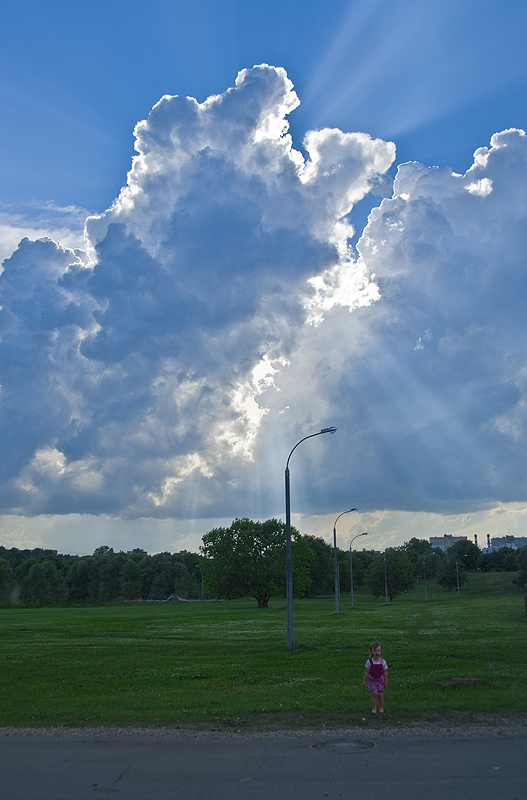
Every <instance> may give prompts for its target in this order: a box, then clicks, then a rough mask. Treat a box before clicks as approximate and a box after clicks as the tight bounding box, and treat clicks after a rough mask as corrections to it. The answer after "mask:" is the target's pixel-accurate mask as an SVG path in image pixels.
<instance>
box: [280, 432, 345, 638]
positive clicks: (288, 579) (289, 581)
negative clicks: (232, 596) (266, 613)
mask: <svg viewBox="0 0 527 800" xmlns="http://www.w3.org/2000/svg"><path fill="white" fill-rule="evenodd" d="M336 430H337V429H336V428H333V427H332V428H322V430H321V431H318V432H317V433H311V434H310V435H309V436H304V438H303V439H300V441H299V442H297V443H296V444H295V446H294V447H293V449H292V450H291V452H290V453H289V456H288V457H287V463H286V465H285V583H286V597H287V647H288V649H289V650H291V648H292V647H293V559H292V556H291V499H290V486H289V459H290V458H291V456H292V455H293V453H294V452H295V450H296V448H297V447H298V445H299V444H302V442H305V441H306V439H312V438H313V436H320V434H321V433H335V431H336Z"/></svg>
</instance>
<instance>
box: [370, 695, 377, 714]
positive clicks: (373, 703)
mask: <svg viewBox="0 0 527 800" xmlns="http://www.w3.org/2000/svg"><path fill="white" fill-rule="evenodd" d="M371 713H372V714H376V713H377V692H372V693H371Z"/></svg>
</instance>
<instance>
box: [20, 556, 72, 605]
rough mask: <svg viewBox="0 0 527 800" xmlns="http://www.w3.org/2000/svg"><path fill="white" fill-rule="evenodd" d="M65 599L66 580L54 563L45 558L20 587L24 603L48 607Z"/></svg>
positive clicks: (33, 568) (38, 562)
mask: <svg viewBox="0 0 527 800" xmlns="http://www.w3.org/2000/svg"><path fill="white" fill-rule="evenodd" d="M64 597H65V589H64V578H63V576H62V573H61V572H59V570H58V569H57V567H56V566H55V564H54V563H53V561H50V560H49V559H48V558H44V559H40V560H38V561H37V562H36V563H35V564H33V565H32V566H31V568H30V570H29V571H28V573H27V575H26V577H25V578H24V580H23V581H22V585H21V587H20V599H21V600H22V602H23V603H28V604H30V605H39V606H46V605H50V604H53V603H60V602H62V601H63V600H64Z"/></svg>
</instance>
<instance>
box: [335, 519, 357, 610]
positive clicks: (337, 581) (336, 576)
mask: <svg viewBox="0 0 527 800" xmlns="http://www.w3.org/2000/svg"><path fill="white" fill-rule="evenodd" d="M356 510H357V509H356V508H350V509H349V511H343V512H342V514H339V515H338V517H337V519H336V520H335V522H334V524H333V565H334V568H335V614H338V613H339V595H340V592H339V565H338V561H337V522H338V521H339V519H340V518H341V517H343V516H344V514H351V512H352V511H356Z"/></svg>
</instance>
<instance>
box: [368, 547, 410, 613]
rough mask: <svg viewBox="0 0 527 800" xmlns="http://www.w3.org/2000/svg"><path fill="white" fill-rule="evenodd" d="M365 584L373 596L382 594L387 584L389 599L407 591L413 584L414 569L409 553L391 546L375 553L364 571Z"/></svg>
mask: <svg viewBox="0 0 527 800" xmlns="http://www.w3.org/2000/svg"><path fill="white" fill-rule="evenodd" d="M385 561H386V573H385ZM385 574H386V584H385ZM366 586H367V587H368V590H369V592H370V594H372V595H373V596H374V597H379V596H380V595H383V594H384V593H385V587H386V586H387V591H388V598H389V599H390V600H393V599H394V598H395V597H397V595H399V594H402V593H403V592H408V591H409V590H410V589H412V588H413V586H414V571H413V565H412V561H411V559H410V557H409V555H408V554H407V553H405V552H404V551H403V550H396V549H392V548H389V549H388V550H385V552H384V553H379V554H378V555H376V556H375V557H374V558H373V561H372V563H371V565H370V566H369V568H368V571H367V573H366Z"/></svg>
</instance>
